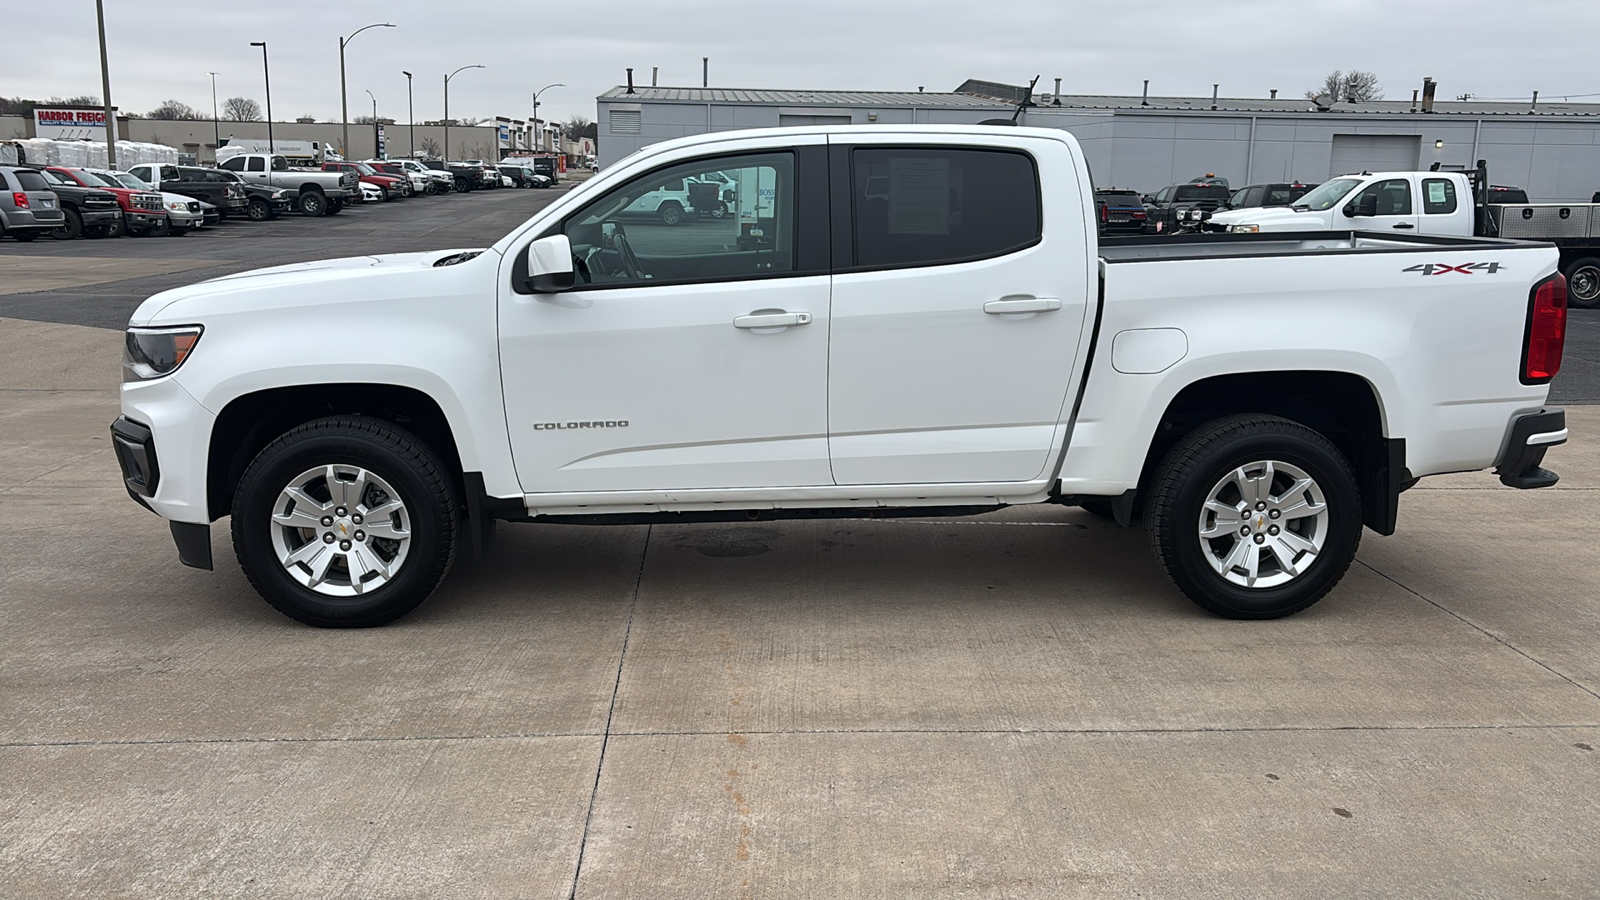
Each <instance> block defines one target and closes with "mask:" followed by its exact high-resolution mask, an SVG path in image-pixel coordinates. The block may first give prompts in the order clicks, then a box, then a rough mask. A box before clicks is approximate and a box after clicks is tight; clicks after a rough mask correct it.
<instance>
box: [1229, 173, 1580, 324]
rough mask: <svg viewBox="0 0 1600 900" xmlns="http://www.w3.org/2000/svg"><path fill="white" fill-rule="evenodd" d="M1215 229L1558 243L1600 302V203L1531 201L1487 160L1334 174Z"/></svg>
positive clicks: (1572, 281)
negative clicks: (1493, 176)
mask: <svg viewBox="0 0 1600 900" xmlns="http://www.w3.org/2000/svg"><path fill="white" fill-rule="evenodd" d="M1203 227H1204V228H1205V230H1208V231H1219V232H1220V231H1226V232H1230V233H1235V234H1237V233H1249V234H1259V233H1263V232H1278V233H1283V232H1296V231H1322V230H1326V229H1330V228H1335V229H1337V228H1352V229H1358V230H1361V231H1372V232H1385V233H1391V234H1398V233H1405V234H1421V235H1441V236H1455V237H1469V236H1474V235H1476V236H1481V237H1506V238H1515V239H1518V240H1535V241H1544V242H1548V243H1550V244H1553V245H1554V246H1555V247H1556V249H1557V250H1558V252H1559V254H1560V256H1559V259H1560V268H1561V272H1562V273H1563V274H1564V275H1565V276H1566V278H1567V282H1568V286H1569V288H1570V291H1571V293H1570V295H1569V301H1570V302H1571V304H1572V305H1573V306H1574V307H1578V308H1581V309H1595V308H1600V203H1582V202H1576V203H1574V202H1556V203H1530V202H1528V195H1527V192H1526V191H1524V190H1522V189H1521V188H1515V187H1505V186H1501V185H1493V184H1490V183H1489V169H1488V163H1487V162H1486V161H1485V160H1481V159H1480V160H1478V165H1477V166H1476V168H1474V169H1471V170H1468V171H1449V170H1439V169H1430V170H1429V171H1426V172H1362V173H1361V174H1359V175H1343V176H1340V177H1338V178H1333V179H1330V180H1328V181H1326V182H1324V183H1323V184H1321V185H1319V186H1317V188H1316V189H1315V190H1313V191H1311V192H1309V193H1307V194H1306V195H1305V196H1303V197H1301V198H1300V199H1299V200H1297V201H1295V202H1294V204H1293V205H1292V206H1290V207H1288V208H1283V209H1249V210H1235V211H1231V212H1225V213H1219V214H1217V215H1214V216H1212V217H1211V219H1210V221H1208V222H1206V223H1205V225H1204V226H1203Z"/></svg>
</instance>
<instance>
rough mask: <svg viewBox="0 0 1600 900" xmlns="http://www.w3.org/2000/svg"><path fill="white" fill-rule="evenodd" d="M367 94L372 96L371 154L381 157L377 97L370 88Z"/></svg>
mask: <svg viewBox="0 0 1600 900" xmlns="http://www.w3.org/2000/svg"><path fill="white" fill-rule="evenodd" d="M367 96H368V97H372V155H373V156H374V157H376V158H382V154H380V153H379V152H378V98H377V97H375V96H373V94H372V91H370V90H368V91H367Z"/></svg>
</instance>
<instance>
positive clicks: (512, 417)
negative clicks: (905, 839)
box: [112, 125, 1567, 627]
mask: <svg viewBox="0 0 1600 900" xmlns="http://www.w3.org/2000/svg"><path fill="white" fill-rule="evenodd" d="M707 172H726V173H728V174H729V176H730V177H732V178H733V179H734V180H735V182H736V183H738V184H740V185H741V186H746V185H747V186H749V193H750V194H751V195H752V198H751V202H750V203H749V204H748V206H747V205H746V203H745V200H744V199H743V198H741V201H740V211H739V214H738V215H736V216H730V217H727V218H726V219H724V220H721V221H709V220H705V219H702V221H701V224H700V225H699V227H698V228H697V229H695V231H694V232H691V233H687V234H686V233H685V232H683V231H682V230H679V229H670V228H664V227H661V226H660V225H658V224H656V223H655V222H626V223H625V222H623V221H621V220H619V219H618V218H617V213H619V212H621V211H623V210H626V209H628V208H630V207H631V206H632V205H633V204H634V203H635V201H636V200H637V199H638V198H639V197H643V196H646V195H649V194H650V193H652V192H654V191H658V190H661V189H662V187H663V186H664V185H668V184H675V183H677V182H680V181H687V180H691V179H694V178H696V177H697V176H699V175H702V174H704V173H707ZM744 193H745V191H744V190H741V195H743V194H744ZM747 209H748V211H749V213H750V218H749V220H746V215H745V214H746V210H747ZM752 231H758V232H759V233H756V234H752V233H751V232H752ZM745 236H748V237H750V238H752V240H747V241H741V240H739V239H738V238H740V237H745ZM1444 267H1448V268H1449V269H1450V270H1452V271H1461V272H1467V273H1471V274H1470V275H1455V276H1453V277H1436V276H1430V275H1429V274H1428V273H1430V272H1436V271H1438V270H1440V269H1441V268H1444ZM1308 284H1310V285H1315V286H1316V289H1315V290H1314V291H1308V290H1307V289H1306V287H1305V286H1306V285H1308ZM1564 301H1565V282H1564V280H1563V279H1562V277H1561V276H1560V275H1559V274H1558V273H1557V272H1556V252H1555V250H1554V249H1552V248H1551V247H1549V246H1545V245H1540V244H1531V243H1523V242H1517V241H1507V240H1492V239H1483V238H1460V239H1450V238H1430V239H1427V240H1422V239H1413V238H1408V236H1406V235H1403V234H1384V235H1382V236H1379V237H1374V236H1371V235H1365V234H1360V233H1355V232H1351V231H1329V232H1321V233H1317V234H1307V235H1295V236H1282V235H1272V234H1265V235H1200V234H1189V235H1180V236H1176V237H1160V238H1156V237H1133V238H1122V239H1118V240H1116V241H1109V240H1108V241H1107V242H1105V243H1101V242H1100V240H1099V238H1098V236H1097V235H1096V222H1095V216H1094V199H1093V188H1092V182H1091V181H1090V176H1089V168H1088V165H1087V162H1086V160H1085V158H1084V156H1083V154H1082V152H1081V150H1080V148H1079V145H1078V143H1077V141H1076V140H1075V139H1074V138H1073V137H1072V136H1071V135H1070V134H1068V133H1066V132H1064V131H1059V130H1054V129H1034V128H998V127H985V126H978V125H974V126H913V125H906V126H852V127H849V128H829V127H826V126H812V127H803V128H777V129H762V130H756V131H744V132H739V131H733V132H720V133H715V134H708V135H699V136H695V137H690V138H680V139H676V140H670V141H665V142H662V143H659V144H655V145H652V146H650V147H646V148H644V149H642V150H640V151H638V152H636V153H634V154H633V155H631V156H629V157H628V158H626V159H625V160H623V161H622V162H620V163H618V164H617V165H615V166H612V167H610V168H609V169H608V170H607V171H606V172H604V173H603V174H601V175H598V176H596V177H594V178H592V179H590V180H589V181H587V182H585V183H584V184H583V185H581V186H580V187H578V188H577V189H576V190H574V191H571V192H570V193H567V194H565V195H563V196H561V197H558V198H557V199H556V200H555V202H553V203H551V204H549V205H548V206H546V207H545V208H544V209H542V210H540V211H539V212H537V213H535V214H534V215H533V216H532V217H531V218H530V219H528V220H527V221H526V222H524V223H522V224H521V225H519V226H516V227H514V228H512V229H511V231H510V232H509V233H508V234H506V235H505V236H504V237H502V238H501V239H500V240H499V241H497V242H495V243H494V245H492V246H490V247H482V248H473V249H453V250H437V251H431V252H413V253H400V254H393V255H386V256H376V257H372V256H366V257H359V258H352V259H339V260H325V261H320V262H304V263H298V264H294V265H286V266H277V267H272V268H267V269H261V270H258V271H255V272H246V273H241V274H235V275H228V276H224V277H221V278H215V279H211V280H209V281H205V282H201V283H199V284H195V285H191V286H188V287H182V288H177V289H173V290H168V291H164V292H162V293H159V294H156V295H155V296H152V297H150V298H149V299H148V300H146V301H145V302H144V303H143V304H142V305H141V306H140V307H139V308H138V310H137V311H136V312H135V313H134V315H133V317H132V320H131V322H130V327H129V328H128V331H127V337H126V342H125V361H124V373H125V374H124V383H123V386H122V392H121V406H122V416H121V417H120V418H118V419H117V420H116V422H115V423H114V424H113V425H112V435H113V446H114V447H115V450H116V455H117V458H118V460H119V463H120V465H121V467H122V473H123V480H124V484H125V486H126V487H127V489H128V492H129V493H130V495H131V496H132V497H133V499H134V500H136V501H138V502H139V503H141V504H143V505H145V506H146V507H148V508H149V509H150V510H152V511H154V512H155V513H157V514H158V515H160V516H162V517H164V518H166V519H167V520H169V527H170V529H171V532H172V535H173V537H174V539H175V541H176V543H177V545H178V555H179V558H180V560H181V561H183V562H184V563H186V564H188V565H191V566H198V567H201V568H210V567H211V566H212V565H213V560H212V557H211V547H212V543H211V523H212V522H215V521H217V520H219V519H222V518H224V517H230V526H229V527H230V529H231V533H232V539H233V541H232V543H233V547H234V548H235V553H236V556H237V558H238V560H239V563H240V565H241V566H242V567H243V569H244V571H245V573H246V575H247V576H248V577H249V579H250V581H251V583H252V584H253V585H254V586H255V588H256V589H257V590H258V591H259V592H260V593H261V594H262V596H263V597H264V598H265V599H266V600H267V601H268V602H269V603H270V604H271V605H273V606H274V607H275V608H277V609H278V610H280V611H281V612H283V613H285V614H286V615H288V616H290V617H292V618H294V619H296V620H299V621H301V622H306V623H309V624H313V625H320V626H337V627H350V626H368V625H377V624H381V623H384V622H388V621H391V620H393V619H395V618H398V617H399V616H402V615H404V614H405V613H406V612H408V611H409V610H411V609H413V608H414V607H415V606H416V605H417V604H419V603H421V602H422V601H423V600H424V599H425V598H426V597H427V596H428V595H429V594H430V593H431V592H432V591H433V590H434V588H435V586H436V585H438V583H439V581H440V579H442V578H443V577H445V574H446V573H447V572H448V570H449V569H450V567H451V565H452V563H453V562H454V560H455V559H456V558H457V557H458V556H473V555H476V554H477V553H479V552H480V551H481V549H482V547H483V546H484V545H485V542H486V541H487V540H488V539H489V537H490V535H491V534H492V530H493V526H494V525H495V523H496V522H497V521H503V520H512V521H519V522H530V523H584V524H594V525H605V524H620V523H646V522H648V523H661V524H669V523H677V522H701V521H740V522H743V521H752V520H764V519H791V518H793V519H816V518H822V517H882V516H917V517H927V516H941V515H967V514H972V513H978V512H986V511H990V510H994V509H998V508H1001V507H1005V506H1011V505H1021V504H1046V503H1054V504H1078V505H1086V506H1088V507H1089V508H1091V509H1093V508H1099V509H1102V510H1103V511H1105V512H1106V513H1108V514H1109V515H1111V516H1112V517H1113V518H1115V519H1116V520H1117V521H1118V522H1119V523H1122V524H1124V525H1127V524H1131V523H1132V522H1133V521H1134V520H1135V518H1136V516H1135V513H1136V511H1140V510H1142V523H1143V525H1144V527H1145V528H1146V529H1148V533H1149V536H1150V543H1151V546H1152V548H1153V550H1154V552H1155V556H1156V558H1157V560H1158V561H1159V563H1160V565H1161V566H1162V567H1163V568H1164V569H1165V571H1166V572H1167V574H1168V576H1169V577H1170V578H1171V579H1172V581H1173V582H1174V583H1175V584H1176V585H1177V586H1178V588H1179V589H1180V590H1181V591H1182V592H1183V593H1184V594H1186V595H1187V596H1189V597H1190V598H1191V599H1193V600H1194V601H1195V602H1196V603H1197V604H1199V605H1200V606H1201V607H1203V608H1204V609H1206V610H1209V611H1211V612H1212V613H1215V614H1218V615H1223V616H1231V617H1236V618H1242V619H1263V618H1273V617H1278V616H1284V615H1288V614H1291V613H1294V612H1297V611H1299V610H1302V609H1305V608H1306V607H1308V606H1310V605H1311V604H1312V603H1314V602H1316V601H1317V600H1318V599H1320V598H1321V597H1323V596H1324V595H1325V594H1327V593H1328V592H1329V591H1330V590H1331V589H1333V587H1334V586H1335V584H1336V583H1337V582H1338V581H1339V580H1340V578H1341V577H1342V576H1343V574H1344V572H1345V570H1346V568H1347V567H1348V566H1349V565H1350V563H1351V561H1352V559H1353V558H1354V555H1355V552H1356V548H1357V545H1358V544H1359V541H1360V539H1361V535H1362V529H1363V526H1365V527H1367V528H1370V529H1372V530H1373V531H1375V532H1377V533H1379V534H1391V533H1393V532H1394V531H1395V530H1396V527H1397V522H1398V518H1399V507H1400V497H1401V492H1402V491H1404V490H1406V489H1407V488H1409V487H1411V486H1412V485H1413V484H1415V483H1416V481H1417V480H1418V479H1420V478H1423V477H1426V476H1429V475H1434V474H1439V473H1445V472H1462V471H1470V470H1477V469H1484V468H1488V467H1491V466H1492V467H1495V470H1496V471H1497V472H1498V473H1499V475H1500V479H1501V481H1502V482H1504V483H1506V484H1508V485H1511V486H1514V487H1518V488H1537V487H1545V486H1548V485H1551V484H1554V483H1555V481H1556V480H1557V476H1556V475H1555V474H1554V473H1552V472H1550V471H1548V470H1546V469H1545V468H1544V467H1543V462H1544V456H1545V453H1546V451H1547V450H1548V449H1549V448H1550V447H1552V446H1554V445H1557V444H1560V443H1561V442H1563V441H1564V440H1565V438H1566V436H1567V431H1566V426H1565V420H1564V414H1563V413H1562V412H1561V411H1560V410H1559V409H1552V408H1548V407H1546V406H1545V401H1546V398H1547V394H1548V391H1549V382H1550V379H1551V378H1552V377H1553V376H1554V375H1555V374H1556V371H1557V369H1558V368H1559V365H1560V357H1561V349H1562V335H1563V329H1564V327H1565V312H1566V308H1565V303H1564ZM1263 323H1270V327H1265V326H1264V325H1263ZM308 326H309V327H310V328H311V329H312V330H313V331H315V332H316V333H317V334H319V335H330V334H336V335H349V336H351V337H350V338H349V339H345V340H326V339H317V340H308V339H307V329H308ZM1464 539H1470V538H1466V537H1464ZM1061 564H1062V565H1068V564H1070V562H1069V561H1068V558H1067V557H1063V561H1062V563H1061ZM792 575H793V573H792V572H791V573H784V574H783V576H782V577H790V576H792ZM533 583H534V584H535V585H536V584H537V582H536V581H535V582H533Z"/></svg>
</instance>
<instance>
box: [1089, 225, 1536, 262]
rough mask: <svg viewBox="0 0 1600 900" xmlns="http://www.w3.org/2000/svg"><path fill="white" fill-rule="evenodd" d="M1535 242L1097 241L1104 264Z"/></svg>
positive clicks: (1275, 235)
mask: <svg viewBox="0 0 1600 900" xmlns="http://www.w3.org/2000/svg"><path fill="white" fill-rule="evenodd" d="M1535 243H1536V242H1531V241H1518V240H1508V239H1503V238H1481V237H1447V236H1440V235H1423V234H1413V235H1398V234H1380V233H1374V232H1366V231H1303V232H1288V233H1286V232H1268V233H1265V234H1179V235H1138V236H1132V237H1102V238H1101V239H1100V258H1101V259H1104V260H1105V261H1106V262H1107V263H1125V262H1148V261H1172V260H1180V259H1219V258H1222V259H1242V258H1249V257H1261V256H1311V255H1318V256H1324V255H1329V254H1350V253H1414V252H1416V251H1418V250H1427V249H1441V250H1472V249H1478V248H1482V249H1495V250H1503V249H1508V248H1512V247H1527V246H1533V245H1535Z"/></svg>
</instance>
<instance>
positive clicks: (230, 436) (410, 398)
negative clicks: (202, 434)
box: [206, 383, 466, 521]
mask: <svg viewBox="0 0 1600 900" xmlns="http://www.w3.org/2000/svg"><path fill="white" fill-rule="evenodd" d="M333 415H361V416H370V417H372V418H375V419H381V420H383V421H385V422H390V423H392V424H395V425H398V426H400V427H402V428H405V429H406V430H408V431H410V432H412V433H413V434H415V435H416V436H417V437H419V438H421V439H422V440H423V441H424V442H426V443H427V444H428V446H429V447H431V448H432V449H433V451H434V452H435V453H438V454H439V456H440V458H441V459H443V461H444V462H445V463H446V464H447V465H448V466H449V467H450V473H451V477H452V478H453V479H454V480H455V482H456V485H455V486H456V489H457V490H458V491H461V492H462V494H461V495H462V496H465V491H466V485H465V482H464V480H463V471H462V460H461V453H460V450H459V449H458V446H457V439H456V434H455V431H454V429H452V428H451V426H450V420H449V418H448V417H447V416H446V415H445V413H444V410H443V408H442V407H440V405H439V403H438V401H436V400H435V399H434V398H433V397H431V396H429V395H428V394H426V393H424V392H423V391H420V390H418V389H416V388H413V387H407V386H404V385H397V384H381V383H342V384H315V385H293V386H288V387H275V388H268V389H265V390H260V391H255V392H253V393H249V394H243V395H240V396H239V397H236V398H234V399H233V400H232V401H230V402H229V403H228V404H227V406H225V407H223V409H222V411H221V413H219V414H218V416H217V419H216V422H215V423H214V424H213V425H212V429H211V438H210V443H209V447H208V449H207V460H206V463H207V464H206V508H207V513H208V515H209V517H210V519H211V520H212V521H216V520H217V519H220V518H222V517H223V516H226V515H228V514H230V513H231V512H232V505H233V492H234V487H235V486H236V485H238V483H239V479H240V477H241V476H242V475H243V474H244V470H245V467H246V466H248V465H249V464H250V461H251V460H252V459H254V458H255V457H256V455H257V454H259V453H260V452H261V451H262V449H263V448H265V447H266V446H267V445H268V444H269V443H271V442H272V441H273V440H274V439H275V438H277V437H278V436H279V435H282V434H283V433H285V432H287V431H289V430H290V429H292V428H294V427H295V426H297V425H302V424H304V423H306V422H310V421H312V420H313V419H320V418H324V417H326V416H333Z"/></svg>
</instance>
